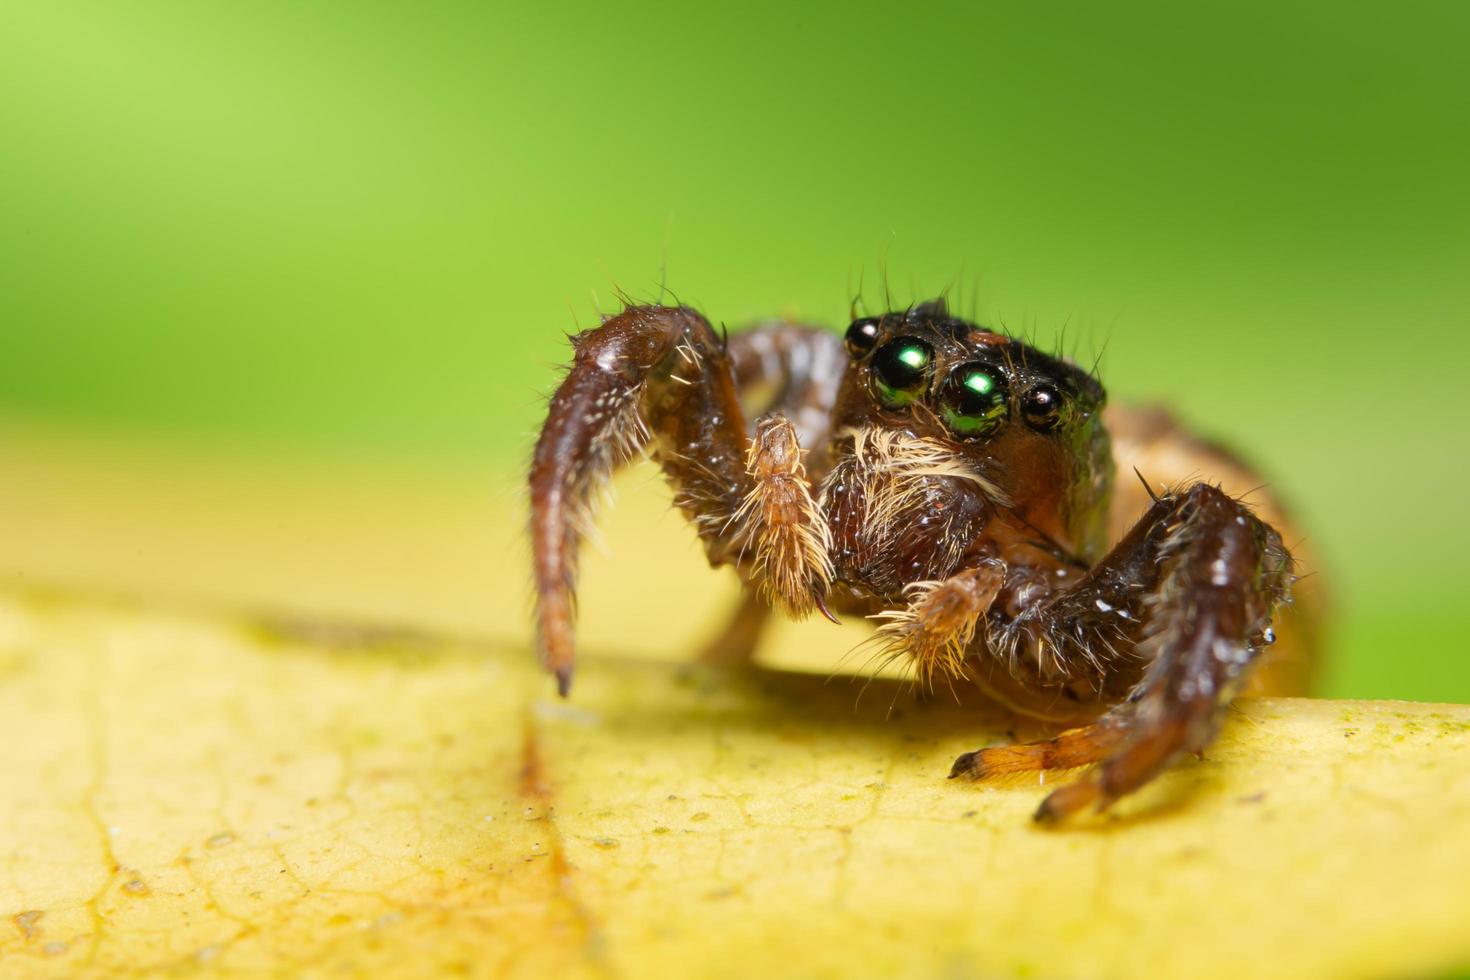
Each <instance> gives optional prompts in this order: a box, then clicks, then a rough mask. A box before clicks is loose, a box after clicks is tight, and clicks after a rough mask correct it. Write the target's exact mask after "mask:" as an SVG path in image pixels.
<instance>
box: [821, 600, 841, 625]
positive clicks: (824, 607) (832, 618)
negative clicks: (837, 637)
mask: <svg viewBox="0 0 1470 980" xmlns="http://www.w3.org/2000/svg"><path fill="white" fill-rule="evenodd" d="M816 603H817V608H818V609H819V610H821V613H822V615H823V616H826V617H827V619H828V621H830V622H833V623H837V624H838V625H839V626H840V625H841V624H842V621H841V620H840V619H838V618H837V617H836V616H834V615H832V610H830V609H828V608H827V597H826V596H821V595H819V596H817V598H816Z"/></svg>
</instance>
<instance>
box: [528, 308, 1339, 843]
mask: <svg viewBox="0 0 1470 980" xmlns="http://www.w3.org/2000/svg"><path fill="white" fill-rule="evenodd" d="M573 343H574V346H575V349H576V352H575V357H574V360H573V363H572V367H571V369H570V371H569V373H568V375H567V377H566V379H565V381H564V382H563V383H562V385H561V387H560V389H559V390H558V391H557V393H556V394H555V396H554V397H553V399H552V402H551V408H550V412H549V414H548V418H547V421H546V425H545V427H544V428H543V430H542V434H541V438H540V440H539V442H538V444H537V448H536V453H535V457H534V461H533V464H532V470H531V477H530V491H531V505H532V506H531V512H532V523H531V530H532V542H533V549H534V560H535V584H536V591H537V627H538V631H537V636H538V642H539V648H540V653H541V656H542V658H543V661H544V662H545V663H546V665H547V667H548V668H549V669H550V670H551V671H552V672H553V673H554V674H555V676H556V677H557V679H558V684H559V687H560V689H561V691H562V693H563V694H565V693H566V692H567V691H568V689H569V686H570V682H571V676H572V665H573V658H574V642H573V627H572V609H573V594H574V589H575V584H576V583H575V579H576V573H575V568H576V555H577V547H578V543H579V539H580V537H581V536H582V535H583V534H584V533H585V531H586V530H587V529H588V522H589V520H590V511H589V507H590V501H591V499H592V497H593V495H594V494H595V493H596V490H597V488H598V487H599V486H600V485H601V484H602V483H604V482H605V480H606V479H607V476H608V474H609V473H610V472H611V470H612V469H613V468H614V467H616V466H618V465H620V464H621V463H622V462H625V461H626V460H627V459H629V458H631V457H632V456H633V455H635V454H637V453H639V452H640V451H645V450H646V451H648V452H649V453H650V454H651V455H652V456H653V458H654V460H655V461H656V462H657V463H658V464H659V465H660V466H661V467H662V468H663V470H664V473H665V474H666V476H667V478H668V480H669V482H670V484H671V485H672V487H673V490H674V499H675V503H676V504H677V505H678V507H679V508H680V509H681V510H682V511H683V512H684V514H685V515H686V516H687V517H688V518H689V519H690V521H691V522H692V523H693V525H694V527H695V529H696V531H697V533H698V534H699V536H700V538H701V540H702V542H703V544H704V547H705V551H706V554H707V555H708V557H709V560H710V562H711V564H712V565H716V566H719V565H730V566H732V567H734V568H735V570H736V571H737V573H738V574H739V575H740V576H741V578H742V580H743V581H744V582H745V584H746V585H747V587H748V588H749V590H750V591H749V595H750V596H751V598H749V599H747V600H746V601H745V602H744V603H743V604H742V606H741V608H740V609H739V610H738V611H737V613H736V616H735V618H734V621H733V622H732V624H731V626H730V629H729V632H728V634H727V636H726V637H725V638H724V640H722V641H721V642H720V643H719V644H717V646H716V648H715V649H714V650H713V651H712V655H713V658H714V659H720V660H724V661H727V662H728V661H739V660H743V659H747V658H748V657H749V656H750V655H751V653H752V652H753V650H754V648H755V645H756V643H757V641H758V638H759V635H760V630H761V625H762V623H763V622H764V620H765V618H766V616H767V614H768V610H769V609H770V607H772V606H775V607H778V608H780V609H782V610H784V611H785V612H787V613H788V614H790V615H794V616H804V615H807V614H809V613H810V612H811V611H812V610H814V609H819V610H821V611H822V612H823V613H824V614H826V615H827V616H829V617H833V613H834V612H837V613H848V614H852V615H862V616H868V617H870V618H872V619H873V620H875V622H877V623H878V624H879V628H878V639H879V641H880V642H881V643H883V644H884V645H885V647H886V648H887V649H888V650H889V651H890V652H892V653H893V654H896V655H902V656H905V657H907V658H909V660H910V661H911V662H912V664H913V666H914V671H915V676H916V677H917V678H918V679H919V680H920V681H921V682H922V683H924V684H925V685H926V686H932V685H933V684H935V683H936V682H944V683H953V682H954V681H956V680H957V679H961V678H963V679H966V680H968V681H969V682H971V683H974V684H976V685H978V686H979V687H980V688H982V689H983V690H984V691H985V692H987V694H988V695H989V696H990V697H991V698H993V699H995V700H997V701H999V702H1001V703H1003V704H1005V705H1007V706H1008V707H1010V708H1011V709H1012V710H1014V711H1016V712H1018V713H1020V714H1024V715H1027V716H1030V717H1033V718H1037V719H1041V720H1044V721H1047V722H1051V723H1054V724H1056V725H1057V726H1058V727H1065V726H1080V727H1073V728H1071V730H1068V731H1064V732H1063V733H1062V734H1060V735H1058V736H1057V737H1056V738H1054V739H1049V740H1046V741H1043V742H1038V743H1032V744H1028V745H1019V746H1010V747H1001V748H991V749H984V750H980V751H977V752H971V753H967V754H966V755H964V756H961V757H960V758H959V759H958V760H956V762H955V765H954V768H953V771H952V772H951V776H965V777H970V778H983V777H986V776H989V775H992V774H997V773H1007V772H1018V771H1026V770H1038V769H1052V768H1057V769H1060V768H1074V767H1079V766H1084V765H1092V766H1093V768H1092V769H1091V770H1090V771H1089V772H1088V773H1087V774H1085V775H1084V776H1083V777H1082V778H1081V779H1080V780H1078V781H1077V782H1075V783H1072V784H1070V785H1068V786H1065V787H1063V788H1062V789H1060V790H1057V791H1056V792H1054V793H1053V794H1052V795H1051V796H1049V797H1048V798H1047V800H1046V801H1045V802H1044V803H1043V805H1042V807H1041V809H1040V811H1039V812H1038V814H1037V816H1038V819H1047V820H1049V819H1057V818H1060V817H1064V816H1067V815H1069V814H1071V813H1074V812H1076V811H1078V810H1080V809H1082V808H1084V807H1086V806H1089V805H1098V806H1105V805H1107V804H1108V803H1110V802H1111V801H1112V800H1114V799H1117V798H1118V797H1120V796H1122V795H1124V794H1126V793H1129V792H1131V791H1132V790H1134V789H1136V788H1138V787H1139V786H1141V785H1143V784H1144V783H1146V782H1147V781H1149V780H1150V779H1152V778H1153V777H1154V776H1155V775H1157V774H1158V773H1159V772H1161V771H1162V770H1163V769H1165V768H1166V767H1168V766H1169V765H1170V764H1171V763H1172V762H1174V761H1175V760H1176V759H1178V758H1179V757H1180V756H1182V755H1184V754H1187V753H1190V752H1198V751H1200V750H1202V749H1203V748H1204V747H1205V746H1206V745H1207V744H1208V743H1209V741H1210V740H1211V739H1212V738H1213V736H1214V732H1215V728H1216V725H1217V723H1218V718H1219V714H1220V712H1221V711H1222V710H1223V708H1224V706H1225V705H1227V704H1228V703H1229V701H1230V700H1231V699H1232V698H1233V697H1234V696H1236V695H1237V694H1238V693H1240V692H1242V691H1244V690H1247V689H1249V690H1251V691H1252V692H1256V693H1266V692H1271V693H1301V692H1302V691H1304V689H1305V687H1306V685H1307V684H1308V682H1309V680H1310V676H1311V670H1312V664H1313V653H1314V650H1315V647H1316V623H1317V618H1318V617H1317V616H1316V611H1317V606H1318V602H1317V598H1316V596H1315V594H1313V593H1312V592H1311V591H1310V589H1307V590H1303V589H1300V588H1299V589H1298V597H1297V605H1296V608H1295V610H1294V612H1295V613H1296V615H1294V616H1293V617H1292V621H1291V622H1290V623H1289V624H1285V626H1284V627H1283V625H1282V624H1281V623H1277V624H1276V626H1275V627H1273V617H1278V618H1279V611H1280V610H1281V609H1282V608H1283V607H1284V605H1285V604H1286V603H1287V602H1288V600H1289V598H1290V594H1291V590H1292V586H1293V583H1294V582H1295V581H1296V578H1297V576H1296V574H1295V569H1296V567H1297V564H1296V560H1295V559H1294V558H1293V557H1292V555H1291V554H1290V553H1289V552H1288V550H1287V547H1286V545H1285V544H1284V543H1283V538H1282V532H1283V530H1284V529H1285V528H1286V523H1285V520H1286V518H1285V514H1284V512H1283V510H1282V509H1281V507H1280V506H1279V504H1278V503H1277V502H1276V501H1275V500H1274V499H1273V498H1272V497H1271V496H1270V495H1269V494H1268V493H1265V492H1264V491H1261V490H1259V489H1258V488H1257V484H1258V482H1259V481H1257V480H1256V479H1255V478H1254V477H1253V476H1252V475H1251V473H1250V471H1249V470H1248V469H1247V468H1246V467H1244V466H1243V465H1242V464H1240V463H1239V462H1237V461H1236V460H1235V459H1234V458H1232V457H1231V456H1230V455H1229V454H1228V453H1225V452H1223V451H1222V450H1220V449H1219V448H1217V447H1215V446H1212V445H1210V444H1209V443H1206V442H1203V441H1201V440H1198V439H1195V438H1192V437H1190V436H1189V435H1188V434H1187V433H1185V432H1183V431H1182V430H1181V429H1180V428H1179V427H1178V426H1177V425H1175V424H1174V423H1173V421H1172V420H1171V419H1169V417H1168V416H1167V415H1165V414H1163V413H1161V412H1158V411H1136V410H1135V411H1130V410H1126V409H1118V408H1106V409H1105V408H1104V402H1105V396H1104V392H1103V389H1102V386H1101V385H1100V384H1099V383H1098V381H1097V379H1096V378H1095V377H1093V376H1092V375H1091V374H1090V373H1088V372H1084V371H1082V370H1080V369H1079V368H1077V367H1076V366H1075V365H1073V364H1071V363H1069V362H1066V361H1064V360H1061V359H1058V358H1055V357H1051V356H1049V355H1047V354H1044V353H1042V352H1041V351H1038V350H1036V349H1034V348H1031V347H1029V346H1027V345H1025V344H1024V343H1022V342H1020V341H1019V340H1016V339H1014V338H1011V337H1008V336H1005V335H1003V334H999V333H995V332H993V331H990V330H987V329H985V328H982V327H980V326H977V325H975V324H973V323H969V322H967V321H964V320H962V319H959V318H956V317H953V316H951V315H950V314H949V313H948V311H947V310H946V309H945V307H944V305H943V303H941V302H934V303H928V304H923V305H921V306H918V307H914V308H912V309H909V310H904V311H899V312H894V313H889V314H885V315H883V316H881V317H870V318H863V319H859V320H856V321H855V322H854V323H853V324H852V326H851V327H849V329H848V332H847V335H846V339H845V340H844V339H842V338H839V337H838V336H837V335H835V334H832V333H830V332H827V331H825V330H821V329H817V328H813V327H805V326H800V325H795V324H787V323H777V324H767V325H762V326H758V327H757V328H755V329H753V330H751V331H747V332H744V333H739V334H734V335H731V336H729V337H728V338H727V337H724V336H722V335H721V334H717V333H716V331H715V330H714V329H713V328H712V327H711V326H710V324H709V323H708V321H706V320H705V319H704V318H703V317H701V316H700V315H699V314H697V313H695V312H694V311H692V310H689V309H687V308H683V307H658V306H652V307H630V308H628V309H627V310H625V311H624V312H623V313H621V314H619V315H617V316H614V317H610V318H608V319H607V320H605V321H604V323H603V324H602V325H601V326H600V327H598V328H596V329H594V330H591V331H588V332H586V333H583V334H581V335H579V336H577V337H576V338H574V340H573ZM1135 472H1136V474H1137V476H1136V477H1135V476H1134V474H1135ZM1119 473H1121V474H1124V478H1118V479H1115V475H1116V474H1119ZM1248 491H1254V492H1253V493H1252V494H1251V496H1250V500H1251V503H1250V504H1247V503H1245V502H1244V501H1243V500H1242V495H1244V494H1246V493H1247V492H1248ZM834 618H835V617H834ZM1278 629H1280V630H1281V632H1282V634H1283V637H1282V641H1281V642H1276V639H1277V637H1276V632H1277V630H1278Z"/></svg>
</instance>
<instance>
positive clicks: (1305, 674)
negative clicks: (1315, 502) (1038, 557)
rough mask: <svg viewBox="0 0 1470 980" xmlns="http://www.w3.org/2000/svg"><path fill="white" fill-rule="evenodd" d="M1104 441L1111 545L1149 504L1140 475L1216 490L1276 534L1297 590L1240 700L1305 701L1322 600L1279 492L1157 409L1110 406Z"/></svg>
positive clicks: (1302, 538)
mask: <svg viewBox="0 0 1470 980" xmlns="http://www.w3.org/2000/svg"><path fill="white" fill-rule="evenodd" d="M1104 418H1105V419H1106V423H1107V427H1108V433H1109V435H1110V436H1111V437H1112V446H1113V457H1114V460H1115V462H1116V465H1117V472H1118V473H1119V474H1122V476H1121V477H1120V478H1119V480H1118V481H1117V486H1116V487H1115V489H1114V493H1113V504H1112V514H1111V521H1110V523H1111V524H1112V526H1113V529H1114V532H1115V534H1114V538H1115V539H1116V538H1118V537H1121V536H1122V535H1123V534H1124V533H1126V532H1127V530H1128V529H1129V528H1130V527H1131V526H1132V525H1133V522H1134V521H1136V520H1137V519H1138V516H1139V515H1140V514H1142V513H1143V512H1144V511H1145V510H1147V509H1148V507H1149V505H1150V504H1151V503H1152V501H1151V500H1150V498H1149V494H1148V490H1147V489H1146V488H1145V486H1144V484H1143V481H1141V480H1138V479H1134V478H1133V477H1132V474H1133V472H1134V471H1135V470H1136V471H1137V472H1139V473H1142V474H1143V475H1144V476H1145V477H1146V478H1147V479H1148V481H1149V482H1150V483H1151V484H1153V485H1154V486H1178V485H1182V484H1185V483H1193V482H1203V483H1214V484H1217V485H1219V487H1220V489H1222V490H1224V491H1225V492H1226V493H1228V494H1230V495H1231V496H1244V499H1245V500H1246V501H1247V502H1249V503H1250V505H1251V509H1252V510H1253V511H1255V513H1256V515H1257V516H1258V517H1259V518H1260V519H1261V520H1263V521H1265V522H1266V523H1267V524H1270V525H1271V526H1272V527H1274V528H1276V529H1277V531H1278V532H1280V534H1281V537H1282V538H1283V539H1284V540H1285V541H1286V542H1287V544H1288V546H1289V547H1290V548H1291V552H1292V557H1293V558H1294V559H1295V561H1296V567H1297V569H1298V574H1299V575H1300V576H1301V578H1300V580H1299V581H1298V583H1297V584H1296V585H1295V586H1294V587H1293V588H1292V596H1291V605H1290V606H1288V607H1286V608H1285V609H1283V610H1281V611H1280V613H1279V615H1278V616H1277V619H1276V624H1275V628H1276V633H1277V642H1276V643H1275V644H1273V645H1272V646H1271V648H1270V649H1269V650H1268V651H1266V652H1265V653H1263V654H1262V656H1261V658H1260V661H1259V662H1258V663H1257V664H1256V665H1255V666H1254V667H1252V668H1251V672H1250V678H1249V680H1248V681H1247V682H1246V687H1245V689H1244V690H1243V691H1242V692H1241V693H1242V694H1245V695H1250V696H1257V695H1282V694H1287V695H1302V694H1307V693H1310V692H1311V690H1312V687H1313V681H1314V680H1315V678H1316V675H1317V665H1318V662H1319V660H1320V653H1321V647H1322V643H1323V634H1324V632H1325V624H1326V621H1327V612H1328V610H1327V605H1328V599H1329V597H1328V596H1327V595H1326V594H1325V590H1324V582H1323V577H1322V576H1320V575H1318V574H1316V572H1317V571H1318V564H1317V560H1316V556H1315V555H1314V554H1313V551H1312V548H1311V541H1310V538H1309V536H1308V535H1307V533H1306V532H1305V531H1304V529H1303V528H1302V527H1301V526H1300V525H1299V524H1298V522H1297V521H1296V519H1295V515H1294V514H1293V513H1292V511H1291V509H1290V508H1289V507H1287V506H1286V504H1285V502H1283V500H1282V498H1281V495H1280V494H1279V492H1278V491H1277V490H1276V489H1275V488H1274V487H1272V486H1271V485H1270V484H1269V483H1267V482H1266V480H1265V478H1263V477H1262V476H1261V474H1260V473H1259V472H1258V471H1257V470H1255V469H1254V468H1252V467H1251V466H1250V464H1249V463H1247V462H1245V461H1244V460H1242V459H1241V458H1240V457H1239V456H1237V455H1236V454H1235V453H1233V452H1231V451H1230V450H1228V449H1226V448H1225V447H1222V446H1221V445H1219V444H1218V443H1214V442H1210V441H1209V440H1205V439H1201V438H1199V437H1198V436H1197V435H1195V434H1194V433H1192V432H1190V431H1189V430H1188V429H1186V428H1185V427H1184V426H1183V425H1181V424H1180V423H1179V422H1178V420H1176V419H1175V418H1174V417H1173V416H1172V415H1170V414H1169V413H1168V412H1167V411H1164V410H1163V409H1160V408H1157V407H1130V406H1123V405H1110V406H1109V407H1108V408H1107V409H1106V411H1105V413H1104Z"/></svg>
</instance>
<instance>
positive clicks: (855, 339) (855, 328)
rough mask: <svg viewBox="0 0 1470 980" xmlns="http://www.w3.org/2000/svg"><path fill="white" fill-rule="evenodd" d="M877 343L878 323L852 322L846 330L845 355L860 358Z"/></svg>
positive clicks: (868, 321) (872, 320)
mask: <svg viewBox="0 0 1470 980" xmlns="http://www.w3.org/2000/svg"><path fill="white" fill-rule="evenodd" d="M877 342H878V321H877V320H874V319H865V320H854V321H852V326H850V327H848V328H847V353H848V354H850V355H851V356H853V357H862V356H863V355H864V354H866V353H867V352H868V351H870V350H872V349H873V345H874V344H876V343H877Z"/></svg>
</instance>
